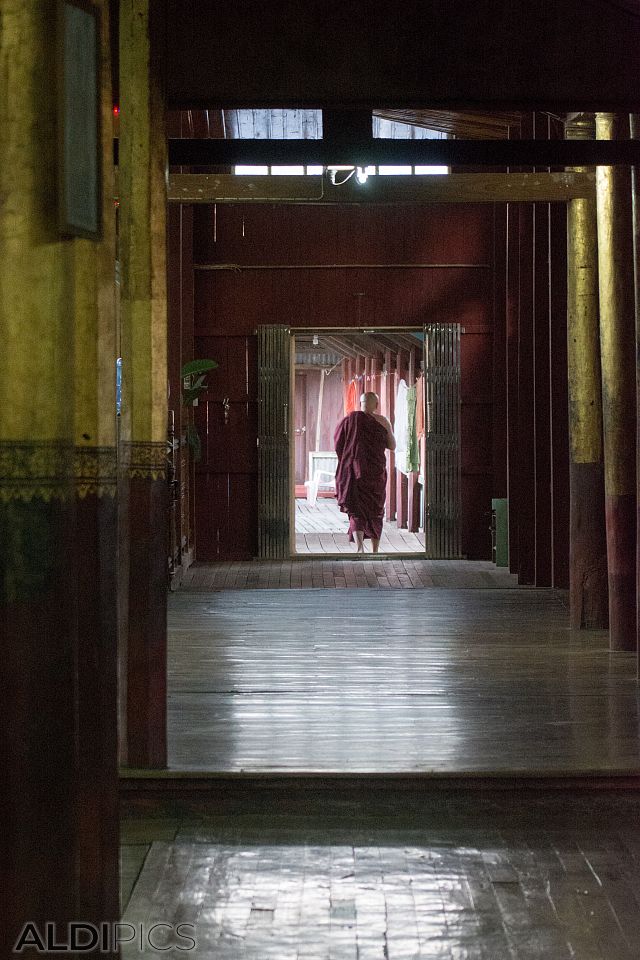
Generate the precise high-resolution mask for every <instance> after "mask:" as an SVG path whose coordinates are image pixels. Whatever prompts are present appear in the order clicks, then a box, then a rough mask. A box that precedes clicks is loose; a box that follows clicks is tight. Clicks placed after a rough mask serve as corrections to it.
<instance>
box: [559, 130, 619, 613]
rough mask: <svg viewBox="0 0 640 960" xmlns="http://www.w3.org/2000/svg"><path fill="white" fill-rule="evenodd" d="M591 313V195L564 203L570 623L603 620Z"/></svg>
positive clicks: (598, 409) (594, 301)
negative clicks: (567, 372)
mask: <svg viewBox="0 0 640 960" xmlns="http://www.w3.org/2000/svg"><path fill="white" fill-rule="evenodd" d="M594 135H595V118H594V117H593V116H584V115H583V116H582V117H580V118H579V119H576V120H574V121H573V122H572V123H571V124H568V125H567V129H566V136H567V138H570V139H574V138H578V137H585V138H589V139H591V138H593V136H594ZM599 337H600V334H599V313H598V224H597V212H596V204H595V201H594V200H571V201H570V202H569V203H568V204H567V352H568V370H569V443H570V479H569V483H570V554H569V565H570V569H569V612H570V618H571V626H572V627H574V628H579V627H585V628H587V629H604V628H606V627H607V626H608V625H609V605H608V589H607V538H606V528H605V511H604V465H603V457H602V388H601V376H600V339H599Z"/></svg>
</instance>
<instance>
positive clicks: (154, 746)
mask: <svg viewBox="0 0 640 960" xmlns="http://www.w3.org/2000/svg"><path fill="white" fill-rule="evenodd" d="M161 15H162V14H161V5H158V4H151V3H150V2H149V0H121V3H120V151H119V165H120V169H119V186H120V251H121V253H120V257H121V277H122V280H121V331H122V332H121V336H122V356H123V389H124V396H123V413H122V424H121V427H122V432H121V441H122V442H121V457H122V465H123V470H124V473H125V477H126V482H127V486H128V497H129V522H128V540H129V602H128V616H127V618H126V621H127V634H128V660H127V670H128V692H127V704H128V711H127V722H128V745H127V762H128V764H129V765H130V766H133V767H164V766H165V765H166V699H167V694H166V669H167V664H166V659H167V655H166V591H167V573H168V490H167V479H166V467H167V461H166V440H167V302H166V174H167V154H166V149H167V148H166V135H165V123H164V103H163V91H162V89H161V86H160V77H161V75H162V71H161V65H160V64H159V62H158V59H159V51H158V50H157V49H156V47H157V46H159V44H157V43H156V39H158V40H159V38H160V37H161V35H162V30H161V24H160V23H159V22H158V18H159V17H160V16H161Z"/></svg>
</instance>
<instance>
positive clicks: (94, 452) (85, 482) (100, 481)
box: [73, 447, 118, 499]
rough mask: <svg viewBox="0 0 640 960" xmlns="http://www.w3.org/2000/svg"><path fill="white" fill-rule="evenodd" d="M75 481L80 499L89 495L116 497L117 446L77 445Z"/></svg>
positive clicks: (74, 455)
mask: <svg viewBox="0 0 640 960" xmlns="http://www.w3.org/2000/svg"><path fill="white" fill-rule="evenodd" d="M73 481H74V484H75V489H76V494H77V495H78V496H79V497H80V499H84V498H85V497H87V496H89V495H93V496H98V497H105V496H108V497H115V495H116V492H117V485H118V460H117V452H116V448H115V447H75V448H74V451H73Z"/></svg>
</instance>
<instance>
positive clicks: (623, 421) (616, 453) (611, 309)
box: [596, 113, 637, 650]
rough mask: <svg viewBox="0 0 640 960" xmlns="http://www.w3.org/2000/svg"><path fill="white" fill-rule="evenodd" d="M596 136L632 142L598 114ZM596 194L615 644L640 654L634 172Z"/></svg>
mask: <svg viewBox="0 0 640 960" xmlns="http://www.w3.org/2000/svg"><path fill="white" fill-rule="evenodd" d="M596 135H597V137H598V139H601V140H610V139H616V138H626V137H628V135H629V122H628V116H618V115H614V114H610V113H598V114H596ZM596 195H597V208H598V273H599V291H600V297H599V299H600V350H601V362H602V407H603V427H604V474H605V503H606V523H607V558H608V573H609V631H610V645H611V649H612V650H635V649H636V645H637V641H636V573H635V554H636V522H637V521H636V363H635V350H636V346H635V343H636V341H635V305H634V279H633V235H632V216H631V178H630V170H629V168H628V167H624V166H617V167H598V168H597V173H596Z"/></svg>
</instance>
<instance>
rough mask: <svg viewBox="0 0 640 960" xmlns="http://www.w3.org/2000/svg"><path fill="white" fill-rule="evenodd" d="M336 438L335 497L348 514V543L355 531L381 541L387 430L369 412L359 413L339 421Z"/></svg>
mask: <svg viewBox="0 0 640 960" xmlns="http://www.w3.org/2000/svg"><path fill="white" fill-rule="evenodd" d="M334 439H335V446H336V453H337V454H338V468H337V470H336V496H337V499H338V505H339V507H340V510H341V511H342V513H347V514H348V515H349V540H351V541H353V539H354V538H353V534H354V531H355V530H361V531H362V532H363V533H364V536H365V537H368V538H369V539H371V540H379V539H380V538H381V536H382V521H383V517H384V501H385V494H386V489H387V459H386V456H385V451H386V449H387V440H388V436H387V431H386V428H385V427H383V425H382V424H381V423H380V422H379V421H378V420H376V418H375V417H374V416H372V415H371V414H370V413H363V412H362V411H360V410H356V411H354V413H349V414H347V416H346V417H345V418H344V420H341V421H340V423H339V424H338V426H337V428H336V433H335V438H334Z"/></svg>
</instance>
